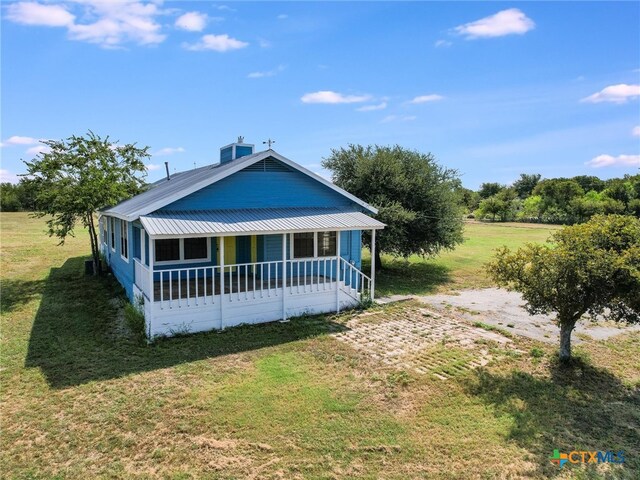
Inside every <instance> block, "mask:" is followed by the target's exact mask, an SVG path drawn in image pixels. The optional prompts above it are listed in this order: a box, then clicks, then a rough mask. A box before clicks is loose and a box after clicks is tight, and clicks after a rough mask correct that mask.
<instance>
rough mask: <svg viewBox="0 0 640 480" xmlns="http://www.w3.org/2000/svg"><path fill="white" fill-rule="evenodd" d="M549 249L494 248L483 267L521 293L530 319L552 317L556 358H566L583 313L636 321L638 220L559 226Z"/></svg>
mask: <svg viewBox="0 0 640 480" xmlns="http://www.w3.org/2000/svg"><path fill="white" fill-rule="evenodd" d="M552 243H553V244H554V245H553V246H551V245H540V244H537V245H534V244H527V245H526V246H525V247H523V248H520V249H518V250H517V251H515V252H511V251H510V250H509V249H508V248H507V247H502V248H500V249H498V251H497V253H496V256H495V259H494V260H493V261H492V262H491V263H490V264H489V265H488V272H489V275H490V276H491V277H492V278H493V279H494V280H495V281H496V282H497V283H498V284H499V285H501V286H504V287H507V288H508V289H510V290H516V291H518V292H521V293H522V296H523V298H524V300H525V301H526V302H527V303H526V308H527V310H528V311H529V313H530V314H532V315H533V314H537V313H550V312H555V313H556V322H557V323H558V325H559V326H560V359H561V360H563V361H566V360H569V359H570V358H571V332H572V331H573V329H574V327H575V325H576V322H577V321H578V320H580V318H581V317H582V316H583V315H584V314H585V313H588V314H590V315H602V316H604V317H605V318H608V319H612V320H616V321H621V320H624V321H627V322H637V321H639V320H640V220H638V219H636V218H633V217H629V216H622V215H609V216H606V215H596V216H595V217H593V218H592V219H591V220H590V221H589V222H587V223H583V224H580V225H574V226H571V227H565V228H564V229H562V230H560V231H559V232H557V233H555V234H554V235H553V236H552Z"/></svg>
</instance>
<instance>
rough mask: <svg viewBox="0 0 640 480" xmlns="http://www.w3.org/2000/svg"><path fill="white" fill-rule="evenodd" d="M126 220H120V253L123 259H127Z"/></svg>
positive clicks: (127, 233) (127, 232)
mask: <svg viewBox="0 0 640 480" xmlns="http://www.w3.org/2000/svg"><path fill="white" fill-rule="evenodd" d="M127 227H128V226H127V222H126V221H125V220H120V255H121V256H122V258H124V259H125V260H129V229H128V228H127Z"/></svg>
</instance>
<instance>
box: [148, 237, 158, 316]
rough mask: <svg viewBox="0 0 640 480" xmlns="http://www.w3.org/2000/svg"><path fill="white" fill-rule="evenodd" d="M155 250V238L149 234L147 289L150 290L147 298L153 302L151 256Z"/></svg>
mask: <svg viewBox="0 0 640 480" xmlns="http://www.w3.org/2000/svg"><path fill="white" fill-rule="evenodd" d="M155 250H156V246H155V240H154V239H153V237H152V236H151V235H149V290H151V291H150V292H148V295H149V299H150V300H151V302H152V303H153V302H155V300H156V299H155V296H156V295H155V291H154V290H155V289H154V284H153V257H154V256H155Z"/></svg>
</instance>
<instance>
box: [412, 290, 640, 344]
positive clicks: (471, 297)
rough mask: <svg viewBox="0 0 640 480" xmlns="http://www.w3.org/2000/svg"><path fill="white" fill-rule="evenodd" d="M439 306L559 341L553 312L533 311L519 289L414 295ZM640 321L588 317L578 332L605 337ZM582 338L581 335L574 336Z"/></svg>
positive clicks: (580, 325) (627, 328)
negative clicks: (624, 321) (599, 319)
mask: <svg viewBox="0 0 640 480" xmlns="http://www.w3.org/2000/svg"><path fill="white" fill-rule="evenodd" d="M414 298H417V299H419V300H420V301H422V302H424V303H426V304H429V305H431V306H432V307H433V308H436V309H438V310H445V311H446V310H448V309H449V310H450V309H452V308H453V309H456V311H457V313H459V314H461V315H462V316H463V317H465V318H467V319H468V320H471V321H474V322H484V323H487V324H489V325H495V326H498V327H501V328H504V329H505V330H509V331H511V332H513V333H515V334H517V335H522V336H524V337H529V338H534V339H536V340H540V341H543V342H549V343H557V342H558V341H559V333H560V330H559V328H558V327H557V326H556V325H555V323H554V322H553V316H550V315H529V314H528V313H527V311H526V310H525V309H524V308H523V305H524V303H525V302H524V301H523V300H522V297H521V295H520V294H519V293H517V292H508V291H506V290H503V289H501V288H486V289H481V290H463V291H461V292H459V294H455V295H428V296H424V297H414ZM639 329H640V325H634V326H625V324H616V323H614V322H604V321H597V322H596V321H592V320H590V319H584V320H582V321H581V322H579V323H578V325H577V326H576V330H575V333H578V334H584V335H588V336H590V337H592V338H594V339H596V340H605V339H607V338H609V337H612V336H614V335H618V334H620V333H623V332H626V331H631V330H639ZM573 340H574V341H576V342H579V340H580V339H579V335H578V336H575V337H573Z"/></svg>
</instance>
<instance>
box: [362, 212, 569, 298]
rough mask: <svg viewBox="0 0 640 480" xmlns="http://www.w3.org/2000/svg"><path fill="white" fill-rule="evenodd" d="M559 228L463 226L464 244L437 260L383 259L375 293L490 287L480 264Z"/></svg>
mask: <svg viewBox="0 0 640 480" xmlns="http://www.w3.org/2000/svg"><path fill="white" fill-rule="evenodd" d="M558 228H559V227H557V226H554V225H539V224H527V223H481V222H468V223H466V224H465V230H464V243H463V244H462V245H460V246H458V248H456V249H455V250H452V251H445V252H443V253H442V254H441V255H439V256H438V257H437V258H434V259H426V260H425V259H424V258H422V257H420V256H418V255H413V256H411V257H409V258H408V259H407V260H405V259H401V258H400V259H397V258H392V257H390V256H386V255H385V256H383V257H382V263H383V265H384V267H385V268H384V270H382V271H381V272H379V273H378V275H377V276H376V292H377V294H378V295H379V296H380V295H391V294H394V293H395V294H407V295H426V294H429V293H434V292H442V291H449V290H456V289H462V288H482V287H488V286H491V282H490V280H489V279H488V278H487V277H486V276H485V273H484V268H483V265H484V264H485V263H486V262H488V261H489V260H490V259H491V256H492V255H493V252H494V250H495V249H496V248H498V247H500V246H502V245H506V246H508V247H510V248H516V247H519V246H521V245H522V244H524V243H525V242H544V241H546V240H547V239H548V238H549V236H550V235H551V233H553V232H554V231H555V230H557V229H558ZM370 258H371V257H370V255H365V257H364V262H363V263H364V265H363V267H364V269H365V272H369V270H370V266H369V265H370Z"/></svg>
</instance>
